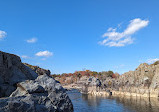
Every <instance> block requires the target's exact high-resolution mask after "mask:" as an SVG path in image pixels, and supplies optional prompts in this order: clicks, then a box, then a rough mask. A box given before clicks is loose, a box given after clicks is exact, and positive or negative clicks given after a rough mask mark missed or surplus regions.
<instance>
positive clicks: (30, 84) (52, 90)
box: [0, 75, 73, 112]
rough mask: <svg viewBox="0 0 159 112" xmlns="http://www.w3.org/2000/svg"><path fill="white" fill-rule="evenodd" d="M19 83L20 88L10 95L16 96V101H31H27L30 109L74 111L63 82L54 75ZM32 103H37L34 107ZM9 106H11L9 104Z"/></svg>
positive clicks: (44, 111) (19, 103)
mask: <svg viewBox="0 0 159 112" xmlns="http://www.w3.org/2000/svg"><path fill="white" fill-rule="evenodd" d="M17 85H18V88H17V89H16V90H15V91H14V92H13V93H12V94H11V96H10V97H14V98H15V99H14V102H15V101H16V102H18V101H19V100H20V101H24V102H25V103H26V101H27V102H29V103H27V105H28V107H29V108H30V109H32V111H35V112H40V111H43V112H50V111H51V112H54V111H59V112H72V111H73V105H72V103H71V100H70V99H69V97H68V95H67V94H66V92H65V89H64V88H63V87H62V86H61V84H60V83H59V82H58V81H56V80H54V79H53V78H52V77H50V76H48V75H41V76H38V77H37V79H36V80H35V81H34V80H27V81H24V82H21V83H18V84H17ZM20 96H25V97H24V98H23V97H20ZM19 97H20V98H21V99H20V98H19ZM16 98H18V99H16ZM9 99H10V98H9ZM17 100H18V101H17ZM0 101H1V100H0ZM7 101H8V100H7ZM9 101H10V100H9ZM14 102H13V104H14ZM21 103H22V104H21ZM32 103H33V104H34V105H36V106H34V108H33V107H31V105H32ZM14 105H18V106H19V105H22V106H23V105H26V104H24V103H23V102H18V103H16V104H14ZM5 106H7V105H5ZM7 107H8V108H9V106H7ZM24 107H25V106H24ZM16 108H22V107H16ZM22 109H23V108H22Z"/></svg>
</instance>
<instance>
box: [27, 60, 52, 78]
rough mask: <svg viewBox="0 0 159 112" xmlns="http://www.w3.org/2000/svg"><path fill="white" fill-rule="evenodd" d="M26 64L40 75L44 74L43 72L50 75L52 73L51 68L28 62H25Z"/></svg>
mask: <svg viewBox="0 0 159 112" xmlns="http://www.w3.org/2000/svg"><path fill="white" fill-rule="evenodd" d="M24 65H26V66H28V67H29V68H31V69H32V70H33V71H34V72H36V73H37V74H38V75H43V74H47V75H50V74H51V72H50V70H46V69H43V68H40V67H39V66H33V65H30V64H28V63H24Z"/></svg>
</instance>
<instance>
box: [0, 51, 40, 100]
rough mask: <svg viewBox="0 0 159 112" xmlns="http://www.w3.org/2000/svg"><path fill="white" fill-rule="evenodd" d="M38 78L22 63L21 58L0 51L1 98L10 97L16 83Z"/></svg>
mask: <svg viewBox="0 0 159 112" xmlns="http://www.w3.org/2000/svg"><path fill="white" fill-rule="evenodd" d="M37 76H38V75H37V74H36V73H35V72H34V71H33V70H31V69H30V68H29V67H27V66H25V65H24V64H23V63H22V62H21V59H20V57H18V56H16V55H14V54H9V53H5V52H1V51H0V97H7V96H9V95H10V94H11V93H12V92H13V91H14V90H15V89H16V83H18V82H22V81H24V80H32V79H35V78H36V77H37Z"/></svg>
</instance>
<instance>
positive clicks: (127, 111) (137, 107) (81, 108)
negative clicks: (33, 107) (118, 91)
mask: <svg viewBox="0 0 159 112" xmlns="http://www.w3.org/2000/svg"><path fill="white" fill-rule="evenodd" d="M68 95H69V97H70V99H71V101H72V103H73V105H74V110H75V112H159V100H158V99H154V98H153V99H149V98H139V97H137V98H136V97H135V98H134V97H133V98H131V97H107V98H106V97H95V96H91V95H82V94H81V93H79V92H78V91H77V90H73V91H69V92H68Z"/></svg>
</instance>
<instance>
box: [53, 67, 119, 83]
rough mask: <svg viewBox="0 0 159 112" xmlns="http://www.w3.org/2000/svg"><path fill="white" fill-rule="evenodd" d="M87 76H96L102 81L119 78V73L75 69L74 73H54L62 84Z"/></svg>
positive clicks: (74, 81)
mask: <svg viewBox="0 0 159 112" xmlns="http://www.w3.org/2000/svg"><path fill="white" fill-rule="evenodd" d="M83 76H86V77H89V76H94V77H97V78H98V79H100V80H101V81H103V80H105V79H106V78H117V77H118V76H119V73H114V72H113V71H102V72H96V71H90V70H85V71H75V72H74V73H63V74H52V77H54V78H55V79H56V80H58V81H59V82H60V83H62V84H65V83H66V84H71V83H76V82H77V81H78V80H79V79H80V78H81V77H83Z"/></svg>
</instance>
